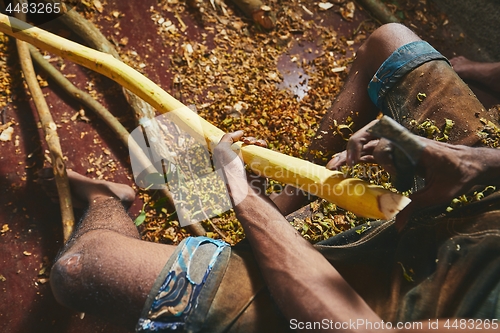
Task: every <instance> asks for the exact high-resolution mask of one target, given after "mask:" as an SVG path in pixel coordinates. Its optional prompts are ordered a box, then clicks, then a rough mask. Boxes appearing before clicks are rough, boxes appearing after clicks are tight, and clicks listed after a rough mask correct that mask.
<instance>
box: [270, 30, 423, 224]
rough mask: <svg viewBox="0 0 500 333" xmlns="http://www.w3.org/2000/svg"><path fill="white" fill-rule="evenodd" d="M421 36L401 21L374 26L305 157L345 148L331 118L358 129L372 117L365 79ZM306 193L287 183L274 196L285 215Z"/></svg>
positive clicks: (322, 158)
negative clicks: (397, 51) (278, 193)
mask: <svg viewBox="0 0 500 333" xmlns="http://www.w3.org/2000/svg"><path fill="white" fill-rule="evenodd" d="M417 40H420V38H419V37H418V36H417V35H415V34H414V33H413V32H412V31H411V30H409V29H408V28H406V27H405V26H403V25H400V24H387V25H384V26H382V27H380V28H379V29H377V30H375V31H374V32H373V33H372V34H371V35H370V37H369V38H368V39H367V40H366V42H365V43H364V44H363V45H362V46H361V47H360V48H359V50H358V52H357V53H356V59H355V61H354V62H353V64H352V67H351V69H350V72H349V77H348V79H347V81H346V83H345V84H344V88H343V90H342V91H341V93H340V94H339V95H338V96H337V98H336V99H335V101H334V102H333V105H332V107H331V109H330V110H329V111H328V113H327V114H326V115H325V117H324V118H323V120H322V122H321V125H320V128H319V130H318V132H317V134H316V137H315V138H314V139H313V141H312V142H311V146H310V147H309V152H308V154H307V155H306V158H307V159H309V160H310V161H312V162H314V163H318V164H326V162H328V160H329V159H330V158H331V157H332V155H333V154H334V153H337V152H340V151H343V150H344V149H345V145H346V141H345V140H344V139H343V138H342V137H341V136H339V135H334V134H335V133H334V131H333V122H334V120H337V123H339V124H342V123H344V122H345V121H346V119H347V117H349V116H350V117H351V118H352V120H353V122H354V127H353V128H352V129H353V131H357V130H359V129H361V128H362V127H364V126H365V125H366V124H368V123H369V122H370V121H372V120H373V119H375V117H376V116H377V114H378V109H377V107H376V106H375V105H374V104H373V103H372V101H371V100H370V97H369V96H368V92H367V87H368V83H369V82H370V80H371V79H372V77H373V75H374V74H375V73H376V71H377V70H378V68H379V67H380V66H381V65H382V63H383V62H384V61H385V59H387V58H388V57H389V56H390V55H391V54H392V53H393V52H394V51H395V50H396V49H398V48H399V47H400V46H403V45H405V44H407V43H411V42H414V41H417ZM305 199H306V197H305V196H304V195H303V194H302V192H301V191H298V190H297V189H296V188H294V187H293V186H286V187H285V189H284V190H283V191H282V192H281V194H280V195H278V196H277V197H275V198H273V201H274V203H275V204H276V205H277V206H278V208H279V209H280V211H281V212H282V213H283V214H284V215H287V214H289V213H291V212H293V211H294V210H296V209H297V208H299V207H300V205H301V204H303V203H304V202H305Z"/></svg>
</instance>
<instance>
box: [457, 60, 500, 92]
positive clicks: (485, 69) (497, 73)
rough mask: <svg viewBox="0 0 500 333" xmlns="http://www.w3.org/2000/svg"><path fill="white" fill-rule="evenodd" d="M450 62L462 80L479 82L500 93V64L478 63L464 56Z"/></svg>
mask: <svg viewBox="0 0 500 333" xmlns="http://www.w3.org/2000/svg"><path fill="white" fill-rule="evenodd" d="M450 62H451V65H452V66H453V69H454V70H455V72H457V74H458V75H460V77H461V78H462V79H464V80H470V81H475V82H479V83H481V84H482V85H484V86H486V87H487V88H489V89H491V90H492V91H495V92H498V93H500V62H477V61H472V60H469V59H467V58H465V57H462V56H459V57H455V58H452V59H450Z"/></svg>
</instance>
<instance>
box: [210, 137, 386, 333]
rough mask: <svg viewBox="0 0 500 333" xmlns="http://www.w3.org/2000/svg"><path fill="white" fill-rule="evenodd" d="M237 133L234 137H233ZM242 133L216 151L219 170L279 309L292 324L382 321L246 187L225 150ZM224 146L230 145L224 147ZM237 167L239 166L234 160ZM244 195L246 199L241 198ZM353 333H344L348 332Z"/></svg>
mask: <svg viewBox="0 0 500 333" xmlns="http://www.w3.org/2000/svg"><path fill="white" fill-rule="evenodd" d="M235 134H236V135H235ZM239 136H241V133H239V135H238V133H233V134H227V135H226V136H224V138H223V139H222V140H221V143H222V144H220V145H219V146H218V148H217V149H216V152H215V156H216V161H217V162H218V164H219V165H224V166H226V167H224V174H225V176H226V180H227V182H228V185H229V190H230V193H231V196H232V197H233V199H236V200H235V201H236V202H239V203H238V204H237V205H236V206H235V211H236V215H237V216H238V219H239V220H240V222H241V223H242V225H243V227H244V228H245V232H246V235H247V238H248V239H249V241H250V244H251V246H252V249H253V252H254V255H255V258H256V260H257V262H258V263H259V266H260V268H261V272H262V274H263V276H264V279H265V281H266V283H267V286H268V287H269V290H270V291H271V294H272V295H273V297H274V299H275V301H276V302H277V304H278V306H279V307H280V309H281V310H282V312H283V313H284V315H285V316H286V317H287V318H289V319H296V320H297V321H302V322H303V321H321V320H323V319H329V320H333V321H335V320H337V321H346V320H347V321H349V319H352V320H354V321H355V320H356V319H358V318H359V319H365V320H371V321H380V318H379V317H378V316H377V315H376V314H375V313H374V312H373V311H372V310H371V308H370V307H368V305H367V304H366V303H365V302H364V301H363V300H362V299H361V297H360V296H359V295H358V294H357V293H356V292H355V291H354V290H353V289H352V288H351V287H350V286H349V285H348V284H347V282H346V281H345V280H344V279H343V278H342V277H341V276H340V274H339V273H338V272H337V270H335V268H334V267H333V266H332V265H330V263H329V262H328V261H327V260H326V259H325V258H324V257H323V256H322V255H321V254H320V253H319V252H318V251H316V250H315V249H314V248H313V246H312V245H311V244H309V243H308V242H307V241H306V240H305V239H303V238H302V237H301V235H300V234H299V233H298V232H297V231H296V230H295V229H294V228H293V227H292V226H291V225H290V224H289V223H288V221H286V219H285V218H284V217H283V215H282V214H281V213H280V211H279V210H278V209H277V208H276V206H274V205H273V204H272V203H271V201H270V200H269V199H268V198H267V197H266V196H265V195H263V194H261V193H257V191H256V190H254V189H253V188H251V187H250V186H248V183H247V181H246V179H245V178H244V177H242V174H243V164H242V162H241V161H240V160H239V158H238V157H237V156H236V154H234V153H233V152H232V151H230V150H229V149H227V148H228V147H229V144H230V143H232V140H235V141H236V140H238V139H239ZM223 143H226V145H224V144H223ZM235 159H236V160H237V161H238V163H235V161H236V160H235ZM242 194H243V195H246V197H244V198H243V197H242ZM348 331H349V330H343V332H348Z"/></svg>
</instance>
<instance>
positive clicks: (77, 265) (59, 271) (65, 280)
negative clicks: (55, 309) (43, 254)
mask: <svg viewBox="0 0 500 333" xmlns="http://www.w3.org/2000/svg"><path fill="white" fill-rule="evenodd" d="M82 261H83V260H82V255H81V254H80V253H74V254H67V255H63V256H62V257H60V258H59V259H58V260H57V261H56V262H55V264H54V265H53V266H52V269H51V271H50V286H51V289H52V293H53V294H54V297H55V299H56V300H57V301H58V302H59V303H61V304H62V305H64V306H67V307H70V308H73V309H77V308H78V304H77V303H78V297H76V296H77V295H79V294H80V290H81V287H82V285H81V280H80V276H81V272H82V268H83V263H82Z"/></svg>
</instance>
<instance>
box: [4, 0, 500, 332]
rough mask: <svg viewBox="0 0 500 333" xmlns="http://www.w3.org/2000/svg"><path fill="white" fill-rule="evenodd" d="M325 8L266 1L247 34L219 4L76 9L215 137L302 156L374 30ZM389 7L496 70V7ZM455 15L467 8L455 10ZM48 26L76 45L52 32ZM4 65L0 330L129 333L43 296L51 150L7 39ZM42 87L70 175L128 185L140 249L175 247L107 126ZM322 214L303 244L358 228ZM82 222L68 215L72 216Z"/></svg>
mask: <svg viewBox="0 0 500 333" xmlns="http://www.w3.org/2000/svg"><path fill="white" fill-rule="evenodd" d="M330 2H331V5H332V6H327V7H329V8H327V9H325V8H326V7H323V8H321V7H320V6H318V3H317V2H314V1H312V0H306V1H298V0H287V1H279V2H278V1H275V0H272V1H269V3H268V4H269V7H270V9H271V10H272V11H273V12H274V13H275V15H276V22H275V24H276V27H275V28H274V29H271V30H266V29H262V28H261V27H258V26H256V25H255V24H254V23H253V22H252V21H251V20H250V19H249V18H247V17H245V16H244V15H243V14H242V13H241V12H240V11H239V10H238V9H237V8H236V7H235V6H234V5H233V4H232V3H229V2H228V3H227V4H226V5H225V4H223V3H222V2H218V1H215V2H214V5H213V6H212V4H211V2H209V1H206V2H198V1H189V2H184V1H178V0H168V1H166V0H160V1H151V0H150V1H119V0H107V1H106V0H100V1H99V0H88V1H81V2H80V5H79V6H78V7H77V8H76V9H77V10H78V11H79V12H80V13H82V14H83V15H84V16H85V17H87V18H88V19H89V20H91V21H92V22H93V23H94V24H95V25H96V26H98V27H99V29H100V30H101V31H102V32H103V34H104V35H105V36H106V37H107V38H108V39H109V40H110V41H111V42H112V43H113V44H114V45H115V47H116V48H117V50H118V51H119V53H120V55H121V56H122V59H123V60H124V62H126V63H127V64H129V65H130V66H132V67H134V68H135V69H137V70H139V71H140V72H142V73H143V74H145V75H146V76H147V77H149V78H150V79H151V80H153V81H154V82H156V83H157V84H158V85H159V86H161V87H162V88H163V89H165V90H166V91H168V92H169V93H171V94H172V95H173V96H174V97H176V98H178V99H179V100H181V101H182V102H183V103H185V104H187V105H195V106H196V108H197V110H198V112H199V113H200V115H202V116H203V117H204V118H206V119H207V120H209V121H211V122H213V123H214V124H215V125H217V126H219V127H220V128H221V129H223V130H224V131H230V130H234V129H239V128H244V129H245V131H246V132H247V134H249V135H255V136H257V137H260V138H262V139H266V140H267V141H268V142H269V143H270V144H271V148H273V149H275V150H278V151H281V152H283V153H286V154H290V155H294V156H301V154H302V153H303V152H304V150H305V149H306V147H307V144H308V142H309V141H310V138H311V137H312V136H313V135H314V133H315V130H316V128H317V126H318V124H319V120H320V119H321V116H322V115H323V114H324V112H325V111H326V109H327V108H328V106H329V105H330V104H331V101H332V100H333V99H334V98H335V96H336V94H338V92H339V91H340V89H341V88H342V83H343V80H344V79H345V77H346V76H347V74H348V72H349V66H350V63H351V62H352V60H353V57H354V55H355V52H356V50H357V48H358V47H359V46H360V45H361V43H362V42H363V40H365V39H366V38H367V37H368V36H369V34H370V33H371V32H372V31H373V30H374V29H375V28H376V27H378V26H379V25H380V23H379V22H378V21H376V20H374V19H373V18H372V17H371V16H370V15H369V13H367V12H366V11H365V10H364V9H363V8H361V7H360V6H359V5H357V4H354V3H352V4H351V2H350V1H347V0H345V1H344V0H335V1H330ZM215 3H216V4H217V5H215ZM278 4H279V5H278ZM387 4H388V5H389V7H390V8H391V9H392V10H393V12H394V14H395V15H396V16H397V17H399V18H400V19H401V20H402V22H403V23H404V24H405V25H407V26H408V27H410V28H411V29H413V30H414V31H415V32H416V33H417V34H419V35H420V36H421V37H422V38H423V39H426V40H428V41H429V42H430V43H431V44H433V45H434V46H435V47H436V48H437V49H438V50H439V51H441V52H442V53H443V54H444V55H446V56H447V57H450V58H451V57H453V56H455V55H466V56H467V57H470V58H472V59H477V60H500V51H499V50H498V49H497V48H498V47H499V46H498V45H499V44H498V43H497V41H498V38H497V36H498V34H499V33H500V32H499V31H498V29H496V26H497V25H496V22H497V18H498V15H497V14H496V13H498V5H497V4H496V3H494V2H493V1H486V0H482V1H477V2H475V3H474V5H473V6H472V5H470V2H467V1H465V0H464V1H451V0H434V1H431V0H420V1H410V0H398V1H387ZM465 7H466V8H468V9H467V10H466V11H464V10H463V9H461V8H465ZM200 8H203V10H202V11H200ZM486 12H487V14H485V13H486ZM463 13H467V14H466V15H465V14H463ZM464 15H465V17H464ZM46 28H47V29H49V30H51V31H52V32H54V33H56V34H58V35H61V36H64V37H66V38H70V39H73V40H76V41H78V42H81V43H83V41H82V40H81V39H79V37H78V36H76V35H75V34H74V33H72V32H71V31H69V29H68V28H66V27H65V26H63V25H61V24H59V23H58V22H52V23H51V24H50V25H48V26H46ZM45 57H46V59H48V60H49V62H50V63H51V64H53V65H54V66H56V67H57V68H58V69H59V70H60V71H61V72H62V73H64V74H65V76H66V77H67V78H69V79H70V80H71V81H72V82H74V83H75V85H76V86H78V87H79V88H80V89H82V90H84V91H87V92H88V93H90V94H91V95H92V96H94V98H95V99H97V100H98V101H100V102H101V103H102V104H103V105H104V106H105V107H106V108H108V109H109V110H110V112H111V113H112V114H113V115H114V116H115V117H117V118H118V119H119V120H120V122H122V123H123V124H124V126H125V127H126V128H127V130H129V131H132V130H133V129H134V128H135V127H136V121H135V119H134V116H133V112H132V110H131V109H130V107H129V105H128V103H127V101H126V99H125V97H124V96H123V94H122V91H121V89H120V87H119V86H117V85H116V84H115V83H114V82H112V81H111V80H109V79H107V78H104V77H102V76H100V75H97V74H95V73H92V72H91V71H89V70H87V69H84V68H81V67H79V66H77V65H75V64H73V63H71V62H69V61H66V60H63V59H60V58H59V57H56V56H54V55H51V54H45ZM0 67H1V68H0V85H1V89H0V129H1V130H0V132H2V133H4V132H5V131H6V130H7V132H5V137H4V138H3V139H2V141H0V150H1V153H0V189H1V192H0V253H2V255H1V256H0V295H1V296H0V332H5V333H32V332H33V333H35V332H54V333H83V332H109V333H121V332H126V330H124V329H122V328H121V327H119V326H117V325H114V324H111V323H108V322H106V321H105V320H103V319H100V318H97V317H94V316H90V315H85V314H80V313H77V312H76V311H73V310H69V309H66V308H63V307H62V306H60V305H58V304H57V302H56V301H55V300H54V297H53V296H52V293H51V291H50V286H49V283H48V282H49V280H48V279H49V272H50V266H51V263H52V261H53V260H54V258H55V257H56V254H57V252H58V250H59V249H60V247H61V246H62V230H61V219H60V212H59V208H58V206H57V205H55V204H53V203H52V202H51V201H50V200H49V199H48V198H47V196H46V195H45V194H44V193H43V191H42V190H41V189H40V187H39V186H38V184H37V183H36V172H37V171H38V170H39V169H41V168H42V167H43V166H44V165H45V166H47V165H48V163H47V155H48V154H47V146H46V144H45V143H44V135H43V133H42V131H41V128H40V125H39V119H38V116H37V115H36V111H35V108H34V105H33V102H32V100H31V98H30V95H29V93H28V92H27V90H26V87H25V84H24V82H23V80H22V77H21V74H20V68H19V63H18V59H17V52H16V49H15V43H14V41H13V40H12V39H11V38H8V37H6V36H4V35H2V36H0ZM39 81H40V84H41V86H42V87H43V92H44V94H45V97H46V99H47V102H48V104H49V107H50V109H51V112H52V114H53V117H54V119H55V122H56V125H57V129H58V132H59V135H60V138H61V146H62V150H63V153H64V155H65V156H66V158H67V162H66V163H67V167H69V168H71V169H73V170H75V171H77V172H80V173H82V174H85V175H87V176H89V177H92V178H101V179H107V180H112V181H116V182H121V183H126V184H129V185H131V186H134V188H135V189H136V190H137V193H138V196H137V199H136V201H135V202H134V205H133V206H132V207H131V209H130V215H131V218H132V219H136V218H137V217H138V216H140V214H141V212H144V215H145V216H146V219H145V221H144V223H143V224H142V225H141V226H140V230H141V232H142V235H143V237H144V239H146V240H149V241H157V242H165V243H177V242H179V241H180V240H181V239H182V238H183V237H185V236H186V235H187V234H188V231H187V230H185V229H183V228H180V227H179V223H178V221H176V218H175V214H174V213H173V212H172V211H168V210H166V209H164V206H163V205H160V204H158V195H157V194H155V193H154V192H146V191H143V190H141V189H139V188H137V186H135V184H134V181H133V177H132V172H131V169H130V161H129V156H128V150H127V147H125V146H124V145H122V144H121V143H120V142H119V140H117V139H116V137H115V135H114V134H113V133H112V132H111V131H110V130H109V129H108V127H107V126H106V124H105V123H104V122H103V121H102V120H100V119H99V118H98V117H97V116H96V115H95V114H93V113H92V111H90V110H88V109H86V108H83V107H82V106H81V105H80V104H79V103H78V102H75V101H74V100H73V99H71V98H70V97H68V96H66V95H65V94H64V93H63V92H62V91H61V89H60V88H58V87H57V86H56V84H55V83H54V82H52V81H50V80H47V79H46V78H45V77H44V75H43V74H42V73H41V74H40V77H39ZM471 84H474V83H471ZM474 89H476V90H475V91H476V93H477V94H478V96H479V97H481V98H483V100H484V101H485V103H488V104H493V103H495V102H498V100H495V96H492V95H491V94H490V93H489V92H487V91H483V90H481V87H480V86H478V85H475V88H474ZM347 125H348V124H347ZM344 129H345V127H344ZM347 131H349V130H348V129H347ZM160 202H161V201H160ZM327 206H328V205H327ZM321 209H326V210H327V212H328V214H332V211H333V212H334V213H333V214H332V215H333V216H335V217H336V218H334V219H332V221H331V223H330V224H329V227H327V226H325V225H323V227H321V224H320V223H316V224H311V227H310V228H308V229H307V230H305V231H304V229H302V230H301V232H302V234H303V235H304V237H308V238H309V239H310V240H311V241H317V240H320V239H323V238H325V237H328V236H330V235H332V234H334V233H336V232H341V231H342V230H343V229H344V228H349V227H351V226H352V225H353V224H354V223H355V222H356V221H358V220H357V218H356V217H353V216H352V215H350V214H349V213H347V212H343V211H341V210H337V208H336V207H331V206H328V207H326V206H325V207H322V208H321ZM82 213H83V212H82V211H77V212H76V217H77V219H78V218H80V217H81V216H82ZM325 214H326V213H325ZM323 222H324V221H323ZM203 225H204V227H205V228H206V229H207V231H208V232H209V233H210V236H212V237H216V238H223V239H225V240H227V241H228V242H230V243H236V242H237V241H238V240H239V239H241V238H242V237H243V230H242V229H241V226H240V225H239V223H238V222H237V221H236V220H235V219H234V217H231V216H230V214H228V215H226V216H222V217H219V218H215V219H212V220H211V221H210V222H208V221H205V222H204V223H203Z"/></svg>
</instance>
